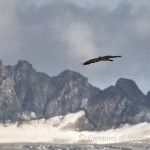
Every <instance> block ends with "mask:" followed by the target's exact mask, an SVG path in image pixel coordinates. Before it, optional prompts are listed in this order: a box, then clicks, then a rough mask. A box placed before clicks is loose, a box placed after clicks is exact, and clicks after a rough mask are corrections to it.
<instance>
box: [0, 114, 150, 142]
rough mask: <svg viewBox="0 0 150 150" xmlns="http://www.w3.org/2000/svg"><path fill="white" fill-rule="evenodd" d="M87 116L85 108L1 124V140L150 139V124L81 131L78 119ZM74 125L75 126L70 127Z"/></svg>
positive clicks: (133, 140)
mask: <svg viewBox="0 0 150 150" xmlns="http://www.w3.org/2000/svg"><path fill="white" fill-rule="evenodd" d="M84 115H85V113H84V111H80V112H77V113H70V114H68V115H66V116H57V117H53V118H50V119H48V120H45V119H40V120H34V121H29V122H26V123H22V124H18V123H13V124H12V123H7V124H5V125H4V124H1V125H0V143H21V142H22V143H23V142H31V143H36V142H45V143H59V144H64V143H66V144H73V143H88V144H89V143H97V144H108V143H118V142H138V143H139V142H146V143H148V142H149V138H150V130H149V129H150V123H140V124H137V125H132V126H131V125H125V126H123V127H121V128H118V129H111V130H107V131H101V132H96V131H93V132H92V131H77V126H75V125H76V122H78V120H79V119H80V118H82V117H83V116H84ZM70 126H71V128H70Z"/></svg>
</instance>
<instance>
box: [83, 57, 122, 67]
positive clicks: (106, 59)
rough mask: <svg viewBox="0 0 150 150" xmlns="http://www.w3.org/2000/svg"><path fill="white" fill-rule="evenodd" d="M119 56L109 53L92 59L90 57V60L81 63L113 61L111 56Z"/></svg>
mask: <svg viewBox="0 0 150 150" xmlns="http://www.w3.org/2000/svg"><path fill="white" fill-rule="evenodd" d="M119 57H122V56H111V55H107V56H99V57H97V58H93V59H90V60H88V61H86V62H84V63H83V65H89V64H91V63H96V62H99V61H113V59H112V58H119Z"/></svg>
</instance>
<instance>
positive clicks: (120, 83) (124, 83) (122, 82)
mask: <svg viewBox="0 0 150 150" xmlns="http://www.w3.org/2000/svg"><path fill="white" fill-rule="evenodd" d="M115 86H116V87H118V88H120V89H124V90H138V87H137V85H136V83H135V82H134V81H133V80H131V79H126V78H120V79H118V80H117V82H116V85H115Z"/></svg>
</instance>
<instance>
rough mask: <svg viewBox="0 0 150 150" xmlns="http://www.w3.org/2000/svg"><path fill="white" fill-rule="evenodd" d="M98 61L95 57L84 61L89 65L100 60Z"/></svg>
mask: <svg viewBox="0 0 150 150" xmlns="http://www.w3.org/2000/svg"><path fill="white" fill-rule="evenodd" d="M98 61H99V59H98V58H93V59H90V60H88V61H86V62H84V63H83V65H89V64H91V63H95V62H98Z"/></svg>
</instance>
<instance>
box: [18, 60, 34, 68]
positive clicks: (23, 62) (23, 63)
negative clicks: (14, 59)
mask: <svg viewBox="0 0 150 150" xmlns="http://www.w3.org/2000/svg"><path fill="white" fill-rule="evenodd" d="M16 67H17V68H22V69H30V68H32V65H31V64H30V63H29V62H28V61H26V60H19V61H18V63H17V64H16Z"/></svg>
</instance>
